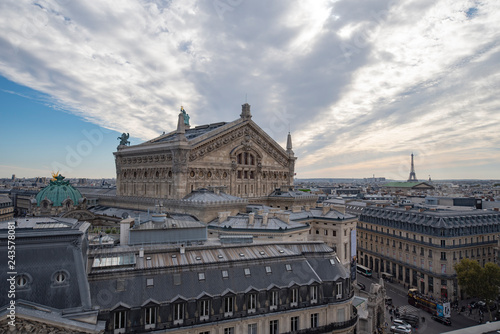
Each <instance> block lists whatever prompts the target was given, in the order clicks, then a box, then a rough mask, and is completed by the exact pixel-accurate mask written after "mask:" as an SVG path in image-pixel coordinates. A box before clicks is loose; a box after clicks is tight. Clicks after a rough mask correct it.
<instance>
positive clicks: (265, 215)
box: [262, 212, 268, 226]
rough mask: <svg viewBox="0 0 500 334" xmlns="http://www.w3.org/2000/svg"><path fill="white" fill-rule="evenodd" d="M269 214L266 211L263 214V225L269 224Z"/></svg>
mask: <svg viewBox="0 0 500 334" xmlns="http://www.w3.org/2000/svg"><path fill="white" fill-rule="evenodd" d="M267 215H268V214H267V212H264V213H263V214H262V225H263V226H267Z"/></svg>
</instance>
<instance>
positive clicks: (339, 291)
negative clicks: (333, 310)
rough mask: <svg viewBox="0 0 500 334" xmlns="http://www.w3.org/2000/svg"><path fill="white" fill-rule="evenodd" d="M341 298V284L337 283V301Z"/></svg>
mask: <svg viewBox="0 0 500 334" xmlns="http://www.w3.org/2000/svg"><path fill="white" fill-rule="evenodd" d="M340 298H342V282H338V283H337V299H340Z"/></svg>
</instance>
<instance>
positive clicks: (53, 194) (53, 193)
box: [36, 174, 82, 206]
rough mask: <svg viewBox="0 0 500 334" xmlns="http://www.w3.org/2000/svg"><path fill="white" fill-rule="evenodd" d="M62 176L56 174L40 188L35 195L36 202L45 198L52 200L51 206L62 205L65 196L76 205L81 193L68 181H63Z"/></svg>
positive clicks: (38, 202)
mask: <svg viewBox="0 0 500 334" xmlns="http://www.w3.org/2000/svg"><path fill="white" fill-rule="evenodd" d="M63 180H64V176H62V175H61V174H59V175H57V176H56V177H54V179H52V180H51V181H50V184H49V185H48V186H47V187H45V188H43V189H42V190H40V192H39V193H38V194H37V195H36V204H37V206H40V203H41V202H42V201H43V200H44V199H45V198H47V199H48V200H50V201H51V202H52V206H62V202H64V200H66V199H67V198H69V199H71V200H72V201H73V205H78V200H79V199H80V198H82V194H80V192H79V191H78V190H77V189H75V188H74V187H73V186H72V185H70V184H69V181H63Z"/></svg>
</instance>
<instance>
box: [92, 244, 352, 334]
mask: <svg viewBox="0 0 500 334" xmlns="http://www.w3.org/2000/svg"><path fill="white" fill-rule="evenodd" d="M89 259H90V263H91V264H92V267H91V269H90V271H89V285H90V290H91V292H92V300H93V302H94V305H95V306H98V307H99V310H100V314H99V319H100V320H102V321H105V322H106V331H105V333H125V332H127V333H129V332H134V333H143V332H149V331H154V332H155V333H176V334H188V333H189V334H192V333H195V334H199V333H203V334H206V333H210V334H239V333H268V334H278V333H339V334H340V333H346V334H347V333H355V329H356V325H357V322H358V316H357V310H356V308H355V307H354V306H353V305H352V301H353V298H354V290H353V287H352V285H351V280H350V276H349V274H348V273H347V271H346V270H345V268H344V267H343V266H342V265H341V263H340V262H339V260H338V259H337V257H336V254H335V252H334V251H333V250H332V249H331V248H329V247H327V246H326V245H324V244H323V243H319V242H300V243H294V242H288V243H276V242H273V243H272V244H271V243H259V244H250V245H245V246H244V247H243V246H240V245H220V244H219V245H203V246H192V247H186V248H183V247H180V248H179V247H177V248H170V249H165V248H163V249H158V248H155V247H153V246H135V247H134V246H130V247H128V248H126V249H121V250H120V249H116V250H115V251H114V252H112V253H110V252H109V250H106V249H95V250H93V251H91V253H90V254H89Z"/></svg>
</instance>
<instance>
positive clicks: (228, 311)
mask: <svg viewBox="0 0 500 334" xmlns="http://www.w3.org/2000/svg"><path fill="white" fill-rule="evenodd" d="M233 309H234V297H225V298H224V316H225V317H230V316H232V315H233Z"/></svg>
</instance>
